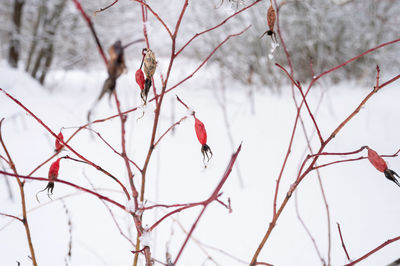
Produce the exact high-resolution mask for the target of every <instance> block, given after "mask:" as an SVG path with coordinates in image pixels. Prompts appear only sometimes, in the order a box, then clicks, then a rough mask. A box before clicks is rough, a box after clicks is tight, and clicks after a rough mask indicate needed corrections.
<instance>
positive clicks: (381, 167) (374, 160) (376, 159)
mask: <svg viewBox="0 0 400 266" xmlns="http://www.w3.org/2000/svg"><path fill="white" fill-rule="evenodd" d="M368 160H369V161H370V163H371V164H372V165H373V166H374V167H375V168H376V169H377V170H378V171H380V172H384V171H385V170H386V169H387V164H386V162H385V160H383V159H382V158H381V157H380V156H379V155H378V153H377V152H376V151H374V150H372V149H369V148H368Z"/></svg>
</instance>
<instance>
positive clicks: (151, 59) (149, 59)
mask: <svg viewBox="0 0 400 266" xmlns="http://www.w3.org/2000/svg"><path fill="white" fill-rule="evenodd" d="M143 64H144V74H145V75H146V78H147V79H151V78H152V77H153V75H154V72H156V67H157V61H156V57H155V55H154V53H153V51H152V50H150V49H146V55H145V57H144V62H143Z"/></svg>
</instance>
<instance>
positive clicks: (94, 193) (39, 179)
mask: <svg viewBox="0 0 400 266" xmlns="http://www.w3.org/2000/svg"><path fill="white" fill-rule="evenodd" d="M0 174H2V175H6V176H13V177H16V178H22V179H28V180H37V181H52V182H58V183H62V184H65V185H68V186H71V187H74V188H76V189H79V190H82V191H84V192H87V193H89V194H92V195H94V196H96V197H98V198H99V199H103V200H105V201H108V202H110V203H111V204H113V205H115V206H117V207H119V208H120V209H122V210H124V211H125V212H128V211H127V210H126V209H125V206H123V205H122V204H120V203H118V202H116V201H114V200H112V199H110V198H108V197H106V196H103V195H101V194H99V193H97V192H94V191H92V190H90V189H87V188H84V187H81V186H78V185H76V184H74V183H71V182H68V181H65V180H62V179H49V178H44V177H32V176H24V175H16V174H13V173H8V172H4V171H2V170H0Z"/></svg>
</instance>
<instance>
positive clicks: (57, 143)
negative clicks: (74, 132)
mask: <svg viewBox="0 0 400 266" xmlns="http://www.w3.org/2000/svg"><path fill="white" fill-rule="evenodd" d="M57 137H58V138H57V139H56V144H55V146H56V152H59V151H60V150H61V149H62V148H63V147H64V145H63V144H62V143H61V141H64V136H63V134H62V133H61V131H60V133H58V135H57ZM60 140H61V141H60Z"/></svg>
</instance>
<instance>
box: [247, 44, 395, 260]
mask: <svg viewBox="0 0 400 266" xmlns="http://www.w3.org/2000/svg"><path fill="white" fill-rule="evenodd" d="M399 41H400V39H399ZM390 43H393V42H390ZM380 47H382V46H380ZM370 50H372V49H370ZM370 50H368V51H370ZM346 62H349V61H346ZM342 66H343V64H342ZM335 69H337V68H335ZM326 72H327V73H329V71H326ZM324 73H325V72H324ZM399 78H400V75H397V76H396V77H394V78H392V79H390V80H389V81H390V82H389V81H388V82H385V83H384V84H382V85H380V86H379V87H377V88H374V89H373V90H372V91H371V92H370V93H369V94H368V95H367V96H366V97H365V98H364V99H363V100H362V101H361V103H360V104H359V105H358V106H357V107H356V109H355V110H354V111H353V112H352V113H351V114H350V115H349V116H348V117H347V118H346V119H345V120H344V121H343V122H342V123H341V124H340V125H339V126H338V127H337V128H336V129H335V130H334V131H333V132H332V133H331V135H330V136H329V137H328V138H327V139H326V140H325V141H324V142H323V143H322V144H321V146H320V148H319V151H318V152H317V154H320V153H322V152H323V150H324V149H325V147H326V145H327V144H328V143H329V142H330V141H331V140H332V139H333V138H334V137H335V136H336V135H337V134H338V133H339V132H340V130H341V129H342V128H343V127H344V126H345V125H346V124H347V123H348V122H349V121H350V120H351V119H352V118H353V117H354V116H355V115H356V114H357V113H358V112H359V111H360V110H361V108H362V107H363V106H364V105H365V104H366V102H367V101H368V100H369V99H370V98H371V97H372V95H374V94H375V93H376V92H378V91H379V90H380V89H381V88H383V87H384V86H386V85H389V84H391V83H392V82H394V81H395V80H397V79H399ZM299 111H300V110H298V113H297V116H298V114H299ZM296 125H297V123H295V125H294V130H295V128H296ZM292 137H293V136H292ZM288 153H289V152H288ZM286 156H288V154H287V155H286ZM318 158H319V156H315V157H314V158H313V160H312V162H311V163H310V164H309V166H308V167H307V169H306V170H304V172H303V173H302V172H301V171H302V169H303V166H304V165H305V162H306V160H307V158H306V159H305V160H304V163H303V165H302V167H301V170H300V171H299V174H298V177H297V179H296V181H295V182H294V183H293V184H292V185H291V186H290V188H289V190H288V192H287V194H286V196H285V198H284V200H283V202H282V203H281V205H280V207H279V209H278V211H277V212H276V214H275V215H274V216H273V217H272V220H271V222H270V224H269V226H268V229H267V232H266V233H265V235H264V237H263V239H262V241H261V243H260V244H259V246H258V248H257V250H256V252H255V253H254V256H253V258H252V261H251V263H250V265H256V262H257V258H258V255H259V254H260V252H261V250H262V248H263V247H264V245H265V243H266V241H267V240H268V238H269V236H270V234H271V232H272V230H273V228H274V227H275V225H276V222H277V220H278V219H279V217H280V215H281V213H282V211H283V209H284V208H285V206H286V204H287V203H288V201H289V199H290V197H291V195H292V193H293V192H294V191H295V190H296V188H297V186H298V185H299V184H300V182H301V181H302V180H303V179H304V177H305V176H307V175H308V173H309V172H311V171H312V170H313V169H314V168H315V164H316V162H317V160H318Z"/></svg>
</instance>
